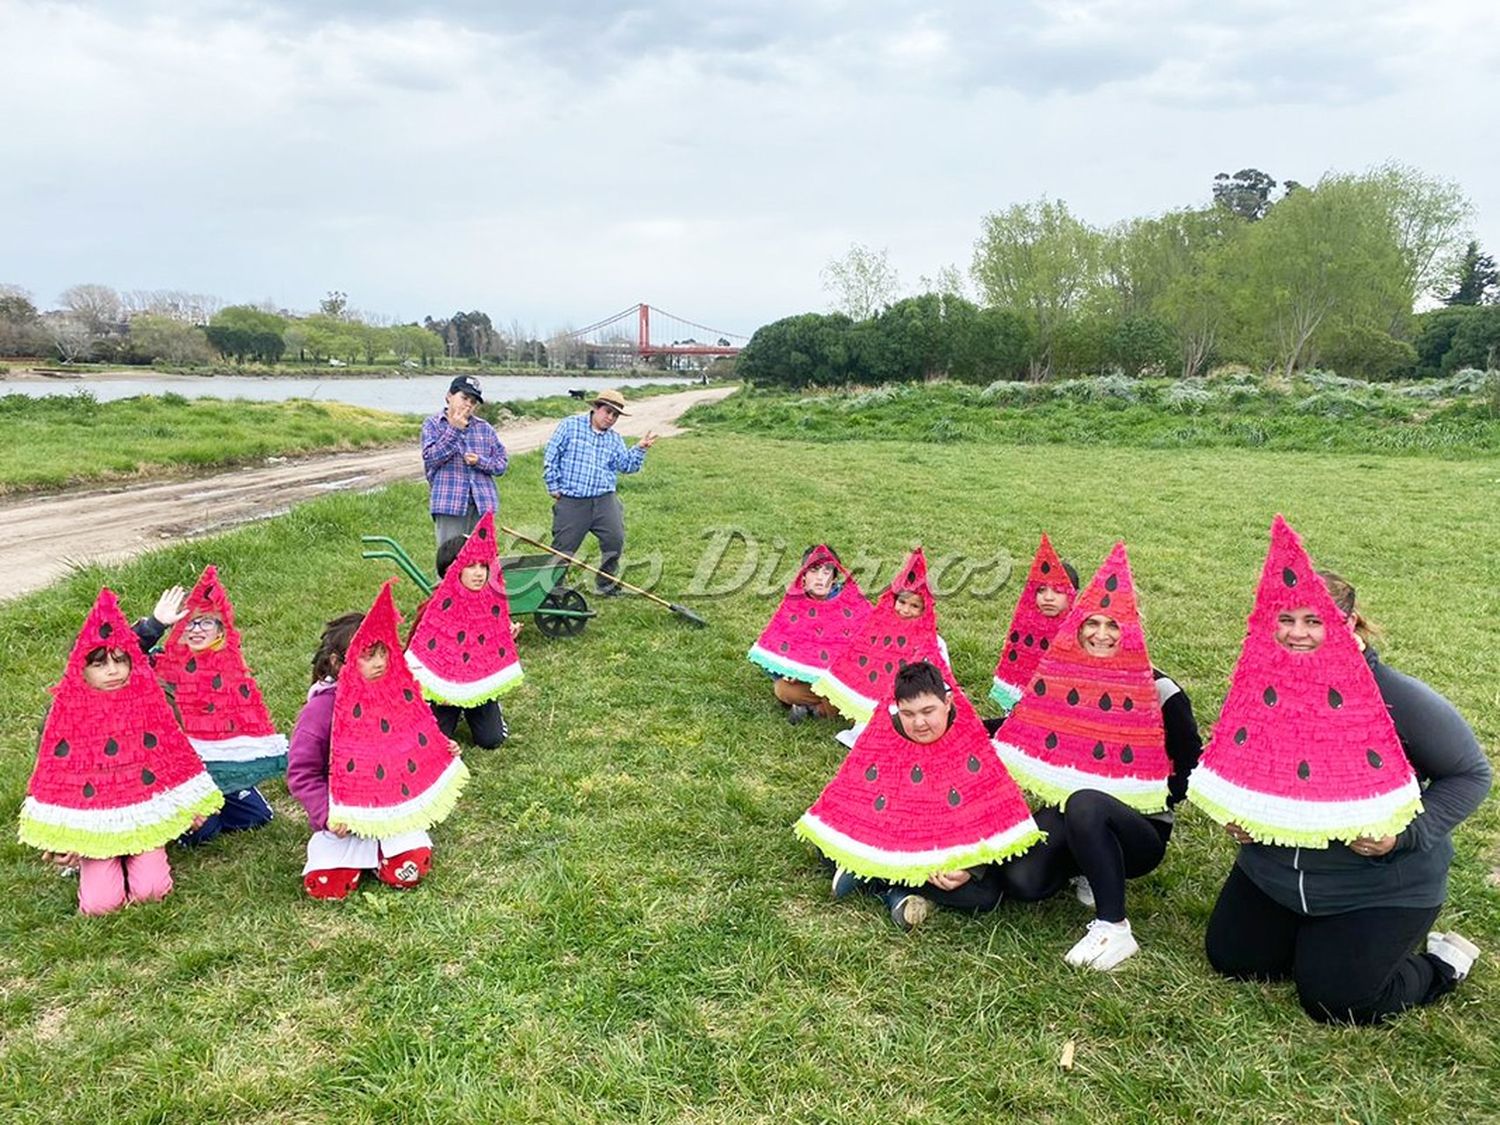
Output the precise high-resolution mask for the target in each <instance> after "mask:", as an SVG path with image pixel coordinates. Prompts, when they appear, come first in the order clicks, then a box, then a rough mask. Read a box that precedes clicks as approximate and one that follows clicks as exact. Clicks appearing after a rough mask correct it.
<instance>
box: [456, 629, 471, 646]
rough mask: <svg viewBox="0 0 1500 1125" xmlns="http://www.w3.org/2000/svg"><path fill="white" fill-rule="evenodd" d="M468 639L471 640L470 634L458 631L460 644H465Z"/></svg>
mask: <svg viewBox="0 0 1500 1125" xmlns="http://www.w3.org/2000/svg"><path fill="white" fill-rule="evenodd" d="M468 639H469V634H468V633H466V632H464V631H463V630H462V629H460V630H459V631H458V643H459V644H463V643H464V642H465V641H466V640H468Z"/></svg>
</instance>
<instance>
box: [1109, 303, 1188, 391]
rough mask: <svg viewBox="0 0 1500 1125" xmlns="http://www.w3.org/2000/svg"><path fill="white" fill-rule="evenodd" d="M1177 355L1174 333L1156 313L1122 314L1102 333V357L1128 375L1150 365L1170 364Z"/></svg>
mask: <svg viewBox="0 0 1500 1125" xmlns="http://www.w3.org/2000/svg"><path fill="white" fill-rule="evenodd" d="M1177 356H1178V341H1177V333H1176V332H1174V331H1173V330H1172V326H1171V325H1170V324H1168V323H1167V322H1166V321H1164V320H1161V319H1160V318H1158V317H1154V316H1127V317H1124V318H1123V319H1121V320H1118V321H1116V322H1115V323H1114V325H1113V326H1112V327H1111V328H1110V329H1109V331H1108V332H1107V333H1106V335H1105V337H1104V358H1105V361H1106V362H1107V363H1108V364H1110V365H1113V366H1115V367H1118V368H1119V369H1120V370H1121V371H1123V372H1124V373H1125V374H1126V375H1129V376H1130V377H1131V378H1135V377H1136V376H1138V375H1139V374H1140V373H1141V372H1142V371H1145V370H1147V369H1150V368H1166V367H1169V366H1171V365H1172V364H1173V363H1175V362H1176V360H1177Z"/></svg>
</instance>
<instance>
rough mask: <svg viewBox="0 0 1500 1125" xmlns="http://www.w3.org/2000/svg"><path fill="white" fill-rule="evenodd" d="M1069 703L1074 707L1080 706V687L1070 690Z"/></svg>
mask: <svg viewBox="0 0 1500 1125" xmlns="http://www.w3.org/2000/svg"><path fill="white" fill-rule="evenodd" d="M1068 704H1069V706H1072V707H1077V706H1078V689H1077V688H1073V689H1072V690H1071V691H1069V692H1068Z"/></svg>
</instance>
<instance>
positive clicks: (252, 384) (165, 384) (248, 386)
mask: <svg viewBox="0 0 1500 1125" xmlns="http://www.w3.org/2000/svg"><path fill="white" fill-rule="evenodd" d="M450 378H451V377H450V376H448V375H413V376H404V375H393V376H389V377H387V378H382V379H366V378H360V377H359V376H349V377H337V378H329V379H320V378H316V377H303V376H300V375H298V376H285V377H280V376H278V377H276V378H271V377H257V376H251V375H214V376H198V375H144V376H137V375H85V376H83V377H81V378H78V379H57V378H48V377H47V376H43V375H25V376H14V375H13V376H11V377H10V378H8V379H0V394H23V395H30V396H32V397H33V398H36V397H39V396H42V395H70V394H75V393H77V392H78V391H80V390H87V391H88V392H89V393H90V394H92V395H93V396H94V397H95V398H96V399H98V400H99V401H100V402H112V401H114V400H115V399H120V398H130V397H132V396H134V395H161V394H168V393H173V394H179V395H184V396H186V397H188V398H227V399H234V398H244V399H252V400H254V401H256V402H280V401H282V400H283V399H288V398H310V399H315V400H321V401H324V402H347V403H350V404H352V405H354V406H371V407H375V408H377V409H380V410H391V411H395V412H396V413H398V414H429V413H431V412H433V411H435V410H438V409H439V408H441V407H442V405H443V396H444V395H445V394H447V392H448V383H449V381H450ZM476 378H478V380H479V385H480V389H481V390H482V391H483V392H484V397H485V400H486V401H487V402H503V401H506V400H516V399H532V398H546V397H547V396H548V395H561V394H567V393H568V391H570V390H574V389H577V388H580V387H581V388H583V389H585V390H590V391H597V390H601V389H603V388H604V387H637V386H641V385H644V384H648V383H657V384H660V383H666V384H671V385H675V386H691V385H692V384H693V383H695V382H696V380H692V379H682V378H676V377H673V376H670V375H650V374H646V375H617V376H613V377H609V376H603V377H601V376H597V375H521V376H516V375H509V376H506V375H480V376H476Z"/></svg>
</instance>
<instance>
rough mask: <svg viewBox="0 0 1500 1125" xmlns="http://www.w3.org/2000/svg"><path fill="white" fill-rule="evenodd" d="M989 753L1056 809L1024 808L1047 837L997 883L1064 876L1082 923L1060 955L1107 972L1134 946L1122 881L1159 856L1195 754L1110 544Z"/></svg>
mask: <svg viewBox="0 0 1500 1125" xmlns="http://www.w3.org/2000/svg"><path fill="white" fill-rule="evenodd" d="M995 744H996V749H997V750H998V751H999V752H1000V756H1001V758H1002V759H1003V760H1004V761H1005V764H1006V765H1007V766H1008V767H1009V768H1010V770H1011V773H1012V774H1014V775H1015V776H1016V779H1017V780H1018V781H1020V783H1021V784H1022V786H1024V787H1025V788H1027V789H1030V790H1032V791H1033V792H1035V793H1037V794H1038V795H1039V796H1041V797H1042V799H1043V800H1045V801H1047V802H1049V803H1053V804H1056V805H1058V806H1060V807H1059V808H1055V809H1053V808H1048V809H1043V810H1041V811H1040V812H1038V813H1037V817H1036V819H1037V823H1038V824H1039V825H1040V826H1041V828H1042V829H1043V831H1045V832H1046V833H1047V842H1046V843H1045V844H1044V845H1042V846H1040V847H1037V848H1034V849H1033V850H1032V851H1031V852H1030V853H1028V854H1027V855H1025V856H1023V857H1022V858H1021V859H1019V860H1016V861H1014V862H1011V863H1007V864H1004V865H1002V866H1001V868H1000V881H1001V885H1002V886H1003V888H1004V890H1005V892H1006V894H1008V895H1009V896H1011V897H1012V898H1015V899H1018V900H1021V901H1036V900H1039V899H1044V898H1050V897H1051V896H1052V895H1054V894H1056V893H1057V892H1058V891H1059V890H1061V889H1062V888H1063V887H1064V886H1066V885H1067V883H1068V881H1069V880H1070V879H1072V880H1074V881H1075V883H1076V886H1077V890H1078V897H1079V899H1080V900H1081V901H1082V902H1083V903H1084V904H1085V905H1086V906H1090V907H1092V908H1093V909H1094V913H1095V916H1094V920H1093V921H1092V922H1090V923H1089V925H1088V928H1087V930H1086V931H1085V933H1084V935H1083V937H1082V938H1081V939H1080V940H1079V941H1078V942H1077V944H1075V945H1074V946H1073V947H1072V949H1070V950H1069V951H1068V952H1067V954H1065V955H1064V958H1063V959H1064V960H1065V961H1067V962H1068V963H1069V964H1070V965H1075V966H1078V967H1080V968H1091V969H1097V970H1101V971H1108V970H1110V969H1113V968H1115V967H1117V966H1118V965H1120V964H1121V963H1122V962H1124V961H1125V960H1126V959H1127V958H1129V957H1131V956H1133V955H1134V954H1135V953H1136V952H1137V951H1138V950H1139V948H1140V946H1139V944H1138V943H1137V941H1136V938H1135V935H1134V933H1133V931H1132V930H1131V926H1130V921H1129V919H1128V918H1127V917H1126V912H1125V884H1126V880H1127V879H1134V878H1139V877H1140V876H1142V875H1146V874H1149V873H1150V872H1152V871H1154V870H1155V869H1156V868H1157V867H1158V866H1159V865H1160V864H1161V861H1162V859H1163V858H1165V856H1166V850H1167V842H1168V840H1169V839H1170V838H1171V835H1172V823H1173V816H1174V814H1173V811H1172V810H1173V808H1174V807H1175V806H1176V805H1177V804H1178V803H1179V802H1180V801H1181V800H1182V798H1183V797H1184V796H1185V794H1186V792H1187V779H1188V775H1189V774H1190V773H1191V772H1192V769H1193V767H1194V765H1196V764H1197V761H1198V756H1199V754H1200V753H1201V751H1202V742H1201V741H1200V739H1199V737H1198V726H1197V723H1196V721H1195V720H1194V718H1193V709H1192V704H1191V703H1190V702H1189V701H1188V697H1187V694H1186V693H1185V692H1183V691H1182V689H1181V688H1179V687H1178V686H1177V684H1175V683H1174V682H1173V681H1172V680H1171V679H1170V678H1169V677H1168V676H1166V675H1164V674H1163V673H1162V672H1160V671H1158V670H1157V669H1156V668H1154V667H1153V666H1152V664H1151V659H1150V657H1149V655H1148V654H1147V652H1146V637H1145V633H1144V631H1143V630H1142V628H1141V621H1140V614H1139V611H1138V609H1137V606H1136V595H1135V582H1134V580H1133V578H1132V576H1131V573H1130V561H1129V559H1128V558H1127V556H1126V553H1125V545H1124V544H1123V543H1117V544H1115V547H1114V550H1113V551H1112V552H1111V553H1110V556H1109V558H1108V559H1106V560H1105V562H1104V565H1103V566H1101V567H1100V568H1099V572H1098V573H1097V574H1095V575H1094V578H1093V580H1092V581H1091V582H1090V583H1089V585H1088V587H1087V588H1086V589H1085V590H1084V591H1083V593H1081V594H1079V595H1078V597H1077V599H1076V600H1075V601H1074V604H1073V608H1072V609H1071V610H1070V611H1069V612H1068V614H1067V616H1066V617H1065V618H1064V619H1063V621H1062V624H1061V625H1059V626H1058V628H1057V630H1056V632H1055V633H1054V634H1053V637H1052V643H1051V644H1050V645H1049V646H1048V650H1047V652H1046V653H1044V654H1043V656H1042V659H1041V661H1040V662H1039V663H1038V664H1037V667H1036V670H1035V672H1034V673H1033V674H1032V678H1031V682H1030V683H1029V684H1028V685H1027V689H1026V692H1025V694H1024V695H1022V697H1021V700H1020V702H1019V703H1017V705H1016V707H1015V709H1014V710H1013V711H1012V712H1011V713H1010V715H1009V716H1008V717H1007V718H1006V719H1005V721H1004V723H1003V724H1002V726H1001V727H1000V729H999V731H998V733H997V734H996V736H995Z"/></svg>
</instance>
